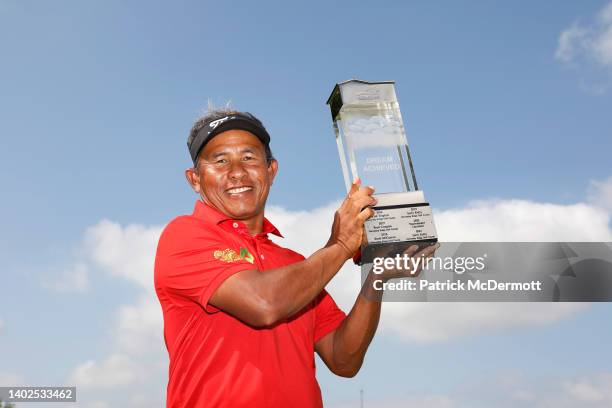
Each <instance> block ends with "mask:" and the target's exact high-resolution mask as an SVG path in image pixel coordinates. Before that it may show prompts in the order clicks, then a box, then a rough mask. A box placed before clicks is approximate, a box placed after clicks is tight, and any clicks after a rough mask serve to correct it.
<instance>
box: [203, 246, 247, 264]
mask: <svg viewBox="0 0 612 408" xmlns="http://www.w3.org/2000/svg"><path fill="white" fill-rule="evenodd" d="M213 256H214V257H215V259H218V260H219V261H222V262H237V261H247V262H248V263H253V262H254V261H255V257H254V256H253V254H251V253H250V252H249V250H248V249H246V248H240V254H239V253H238V252H236V251H234V250H233V249H229V248H226V249H224V250H217V251H215V252H213Z"/></svg>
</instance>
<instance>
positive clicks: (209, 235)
mask: <svg viewBox="0 0 612 408" xmlns="http://www.w3.org/2000/svg"><path fill="white" fill-rule="evenodd" d="M207 227H208V226H207V225H206V224H204V223H201V222H200V221H198V220H195V219H192V218H190V217H179V218H177V219H175V220H173V221H172V222H171V223H170V224H168V225H167V226H166V228H165V229H164V231H163V232H162V235H161V237H160V239H159V243H158V246H157V254H156V257H155V288H156V290H157V291H158V292H163V293H165V294H166V295H167V296H168V297H169V298H170V300H171V301H172V303H175V304H177V305H179V306H180V305H185V304H186V303H190V302H191V303H192V302H196V303H199V304H200V305H201V306H202V307H204V308H205V310H206V311H207V312H210V313H213V312H217V311H219V309H217V308H216V307H214V306H212V305H209V304H208V301H209V300H210V297H211V296H212V295H213V293H214V292H215V290H217V288H218V287H219V286H220V285H221V283H223V281H225V280H226V279H227V278H228V277H230V276H231V275H233V274H235V273H237V272H240V271H244V270H249V269H255V266H254V265H253V264H251V263H249V262H248V261H247V260H245V259H241V258H240V257H239V256H238V253H239V251H240V248H233V246H235V245H234V244H233V243H232V242H227V241H224V240H223V238H222V237H221V235H220V234H219V233H218V231H217V232H215V231H210V230H209V229H207Z"/></svg>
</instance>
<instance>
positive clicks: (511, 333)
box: [0, 0, 612, 407]
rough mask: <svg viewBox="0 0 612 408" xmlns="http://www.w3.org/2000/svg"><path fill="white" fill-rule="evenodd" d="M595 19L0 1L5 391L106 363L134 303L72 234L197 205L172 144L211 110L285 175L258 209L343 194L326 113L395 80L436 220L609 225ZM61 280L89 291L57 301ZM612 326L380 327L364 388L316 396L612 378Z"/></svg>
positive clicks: (446, 7)
mask: <svg viewBox="0 0 612 408" xmlns="http://www.w3.org/2000/svg"><path fill="white" fill-rule="evenodd" d="M608 4H609V3H608V2H606V1H581V2H569V1H567V2H565V1H564V2H555V3H554V5H553V4H550V3H543V2H541V3H537V2H536V3H533V2H526V1H521V2H497V3H493V2H484V1H480V2H450V1H447V2H439V3H433V2H400V1H395V2H394V1H387V2H379V3H372V2H359V1H356V2H347V1H342V2H323V1H311V2H300V3H297V2H296V3H291V4H290V3H288V2H280V1H262V2H246V1H243V2H237V1H226V2H209V1H181V2H172V3H171V2H160V1H148V2H144V1H130V2H127V1H115V0H109V1H98V2H93V1H92V2H82V1H67V0H65V1H55V2H44V1H28V0H20V1H18V0H0V58H1V61H2V62H1V64H0V78H2V81H1V82H0V115H1V120H0V139H1V140H2V149H0V169H1V171H0V185H1V186H2V188H3V194H2V200H0V219H1V220H2V221H1V222H2V224H1V225H2V228H1V229H0V259H1V262H2V263H1V266H2V271H3V272H2V278H3V279H2V285H1V286H0V287H2V288H3V289H4V290H3V291H2V296H0V322H1V323H0V379H2V378H5V379H6V378H13V379H15V378H18V379H20V380H23V381H26V382H28V383H36V384H59V383H62V382H63V381H65V380H66V378H69V377H70V376H72V375H74V370H75V367H77V366H79V365H82V364H84V363H83V362H84V361H89V360H94V361H102V360H104V359H105V358H106V356H108V355H109V354H112V353H113V350H112V347H111V346H110V345H109V343H111V342H110V340H109V338H110V337H109V336H111V334H112V333H114V330H116V329H117V326H116V316H117V310H118V309H120V308H121V307H122V306H124V305H131V304H134V303H135V299H136V298H138V297H139V296H141V295H142V293H143V290H144V289H143V287H141V286H138V284H137V283H135V282H136V281H137V280H138V279H139V278H135V279H132V278H128V279H124V278H125V276H126V275H125V274H124V275H121V272H117V271H116V270H115V269H113V268H116V265H115V264H113V263H112V262H114V261H108V262H106V263H105V261H104V260H100V258H99V257H98V258H95V256H92V254H91V253H92V251H93V252H95V249H92V247H96V244H91V242H90V241H91V239H90V241H88V240H87V237H88V235H87V234H88V233H87V231H91V228H94V229H95V226H99V223H100V222H101V221H102V220H104V219H106V220H110V222H112V223H115V224H116V225H118V226H120V228H124V230H122V231H123V232H125V231H127V226H129V225H142V226H143V228H144V229H145V232H144V233H145V234H146V233H147V232H146V231H149V230H148V229H147V228H149V229H150V230H151V231H154V230H155V229H156V228H158V227H159V226H162V225H164V224H165V223H166V222H167V221H168V220H170V219H171V218H173V217H174V216H176V215H177V214H182V213H186V212H190V211H191V209H192V206H193V202H194V200H195V196H194V195H193V193H192V192H191V191H190V189H189V188H188V186H187V184H186V182H185V181H184V177H183V174H182V173H183V170H184V169H185V168H186V167H187V166H188V165H189V156H188V153H187V149H186V145H185V141H186V137H187V133H188V131H189V128H190V127H191V124H192V122H193V120H194V119H195V118H196V117H197V116H198V114H199V112H200V111H201V110H202V109H203V108H204V107H205V106H206V105H207V101H208V100H209V99H212V100H213V101H214V102H215V103H216V104H218V105H222V104H224V103H225V102H226V101H228V100H231V101H232V104H233V106H235V107H236V108H238V109H241V110H247V111H250V112H252V113H254V114H255V115H257V116H258V117H259V118H260V119H261V120H262V121H263V122H264V124H265V125H266V127H267V128H268V130H269V131H270V134H271V135H272V149H273V151H274V153H275V155H276V157H277V158H278V159H279V162H280V173H279V176H278V178H277V180H276V182H275V184H274V187H273V192H272V195H271V197H270V204H272V205H274V206H277V207H282V208H283V209H284V211H288V212H293V213H297V212H298V211H312V210H313V209H316V208H324V207H326V206H328V205H329V203H332V202H334V201H336V200H338V199H340V198H341V197H342V196H343V194H344V183H343V180H342V173H341V170H340V165H339V161H338V154H337V151H336V147H335V142H334V139H333V132H332V128H331V117H330V114H329V110H328V108H327V106H326V105H325V101H326V100H327V97H328V95H329V93H330V91H331V89H332V87H333V85H334V84H335V83H336V82H338V81H342V80H346V79H349V78H361V79H366V80H389V79H390V80H395V81H396V83H397V93H398V96H399V100H400V104H401V109H402V113H403V116H404V120H405V122H406V123H405V126H406V129H407V133H408V138H409V142H410V146H411V151H412V154H413V159H414V164H415V170H416V174H417V178H418V180H419V185H420V186H421V187H422V188H423V190H424V191H425V193H426V196H427V198H428V199H429V201H430V202H431V203H432V205H433V206H434V207H435V208H436V209H437V211H440V212H445V213H444V214H446V215H447V218H448V215H452V214H458V213H459V212H460V211H463V210H464V209H465V208H468V207H469V206H470V205H471V204H470V203H471V202H473V201H474V200H491V199H497V200H501V201H502V202H503V201H508V200H513V199H514V200H516V199H518V200H523V202H525V203H532V204H533V203H550V204H551V205H554V206H556V207H555V208H557V209H558V210H559V211H561V212H562V211H565V209H567V208H572V209H575V208H577V207H575V206H581V205H585V206H595V207H597V206H598V207H597V208H604V209H605V208H608V210H601V211H603V212H602V213H601V214H610V213H611V212H612V210H609V208H612V207H606V205H607V204H606V203H608V202H607V201H605V197H607V196H606V193H605V191H609V190H606V188H608V187H605V186H607V185H608V184H606V183H607V182H606V180H608V178H609V177H610V176H612V167H611V166H610V158H609V156H610V152H611V151H612V137H611V136H612V115H611V114H610V112H611V111H612V89H609V87H610V83H611V81H612V56H610V59H609V60H608V59H606V58H607V56H609V55H608V54H605V52H607V51H606V48H605V47H604V48H601V47H600V48H596V47H594V46H593V45H592V44H597V40H601V41H600V43H601V44H604V45H605V44H606V43H605V41H604V40H605V38H607V37H606V35H607V34H606V33H607V31H606V30H607V29H611V30H612V28H610V27H612V23H611V24H610V25H606V24H608V23H605V21H606V20H605V18H606V14H605V12H604V10H605V9H604V8H605V7H606V6H607V5H608ZM572 30H573V31H572ZM581 30H582V31H581ZM610 32H611V33H612V31H610ZM562 33H568V35H567V36H566V37H567V38H569V40H568V41H569V42H568V43H565V44H563V43H562V42H561V37H562ZM610 38H612V35H610ZM589 44H591V45H589ZM611 44H612V43H611ZM589 47H591V48H589ZM602 50H603V51H602ZM610 55H612V54H610ZM594 181H595V182H597V181H599V183H600V184H599V186H600V187H601V186H602V185H603V186H604V187H602V188H595V193H594V194H595V196H596V198H595V199H593V198H592V197H591V198H589V197H590V196H589V195H588V193H589V191H591V192H592V190H593V186H594V185H597V184H593V182H594ZM610 185H612V184H610ZM610 188H612V187H610ZM589 189H591V190H589ZM597 197H599V198H597ZM601 197H603V198H601ZM593 200H595V201H593ZM597 200H599V201H597ZM602 203H603V204H602ZM595 207H593V208H595ZM589 208H590V207H589ZM605 211H608V212H605ZM589 214H592V213H589ZM447 218H443V219H447ZM608 220H609V219H608ZM273 221H274V220H273ZM494 222H496V220H493V219H491V223H494ZM568 222H570V221H569V220H568ZM324 227H325V226H324ZM536 227H537V226H536ZM557 227H558V229H557V230H562V229H563V225H562V223H560V224H558V225H557ZM600 227H601V226H600ZM322 228H323V227H322ZM325 228H327V227H325ZM583 228H585V229H588V228H589V226H588V225H587V226H585V225H583ZM602 228H609V224H608V225H604V227H602ZM557 230H554V231H557ZM291 231H295V233H296V234H298V233H299V231H300V229H299V228H295V229H294V230H291ZM551 231H552V230H551ZM572 231H573V230H572ZM325 233H326V232H325V231H324V232H321V237H322V238H321V242H320V243H321V245H322V244H323V243H324V240H323V236H324V235H325ZM135 234H136V236H138V235H137V234H138V233H135ZM90 238H91V237H90ZM485 238H486V237H484V236H483V239H485ZM581 238H582V235H580V236H579V235H576V239H577V240H578V239H581ZM519 239H525V240H526V239H529V238H528V237H523V238H519ZM553 239H554V238H553ZM601 239H604V238H601ZM94 241H95V239H94ZM88 242H90V243H89V244H88ZM96 242H97V241H96ZM98 243H99V242H98ZM97 248H98V249H99V247H97ZM94 258H95V259H97V261H96V260H95V259H94ZM92 259H94V261H92ZM96 262H97V263H96ZM78 265H81V266H82V268H83V273H81V274H79V273H76V274H74V273H73V272H74V271H75V270H78V268H79V266H78ZM109 265H110V266H109ZM75 268H76V269H75ZM105 268H106V269H105ZM66 271H68V275H70V276H81V277H83V276H85V278H83V279H85V281H86V284H83V285H81V286H78V283H77V284H76V286H74V285H75V284H74V282H72V283H73V287H71V289H68V290H64V289H61V288H60V289H58V285H57V284H54V283H53V282H56V283H57V281H60V280H61V279H62V278H61V277H62V276H64V274H65V273H66ZM109 271H111V272H109ZM112 271H115V272H112ZM128 275H129V274H128ZM118 276H119V278H118ZM121 276H123V278H121ZM130 279H131V280H130ZM60 286H61V285H60ZM438 312H439V311H438ZM609 314H610V307H609V306H608V305H605V304H603V305H594V306H590V307H586V308H584V309H580V310H576V311H572V312H571V313H570V312H568V314H561V315H559V316H563V317H559V316H557V317H555V318H552V317H551V319H550V320H546V319H544V321H545V323H542V324H541V325H540V324H533V325H532V324H531V323H529V324H522V323H521V324H518V323H517V324H516V325H511V327H509V328H508V327H505V328H499V329H498V330H497V329H495V330H487V329H486V327H485V328H482V327H481V326H474V327H480V328H482V331H480V329H478V330H476V329H475V328H468V329H465V330H463V331H461V330H459V331H458V333H460V334H457V336H456V337H455V335H454V334H448V336H447V338H446V339H445V340H436V341H431V342H427V341H425V342H421V343H418V344H417V345H413V344H410V340H408V341H405V340H398V339H397V338H394V337H393V336H391V335H388V336H385V334H384V330H383V329H384V327H383V328H381V332H380V333H379V334H380V336H379V338H377V339H376V341H375V343H374V345H373V349H372V350H371V354H370V355H369V357H368V361H367V363H366V366H365V368H364V371H363V372H362V373H361V374H360V376H359V377H357V378H356V379H353V380H340V379H334V378H332V377H331V376H330V375H327V374H324V373H322V374H321V376H320V381H321V385H322V388H323V390H324V394H325V395H326V398H327V400H328V401H330V403H332V404H333V403H338V404H340V403H341V402H342V401H349V403H350V401H351V398H353V399H354V398H355V395H358V390H359V387H360V386H361V385H364V384H374V385H373V386H369V387H368V385H365V387H366V389H367V390H368V392H367V393H368V395H372V397H373V398H374V397H376V398H378V399H381V400H382V399H385V398H387V397H389V396H390V398H394V399H397V398H404V397H405V396H404V397H402V395H403V394H402V392H405V393H413V394H419V393H421V394H423V395H432V394H436V395H437V394H440V393H441V394H444V395H445V398H446V397H448V398H450V399H453V401H454V402H453V403H456V402H457V400H456V399H455V397H456V398H458V399H459V400H460V399H461V397H457V396H456V395H454V394H453V392H455V391H454V390H457V389H461V388H462V387H463V384H464V381H467V382H469V381H468V380H466V379H470V378H471V379H473V382H472V383H471V384H474V383H478V381H479V379H482V378H487V377H491V376H495V375H498V374H499V375H502V374H500V373H503V372H505V371H506V370H507V371H512V372H516V371H520V372H528V373H530V375H532V376H535V377H538V376H539V377H541V378H545V377H547V376H548V375H550V374H551V373H555V374H557V375H562V376H565V377H563V378H568V379H571V378H574V377H575V376H586V377H588V376H591V375H599V374H600V373H602V372H604V373H605V372H611V371H612V370H611V369H610V366H609V364H608V365H607V364H606V358H605V357H607V361H609V357H610V352H609V347H608V346H607V344H610V343H611V342H612V332H611V331H610V329H609V328H607V327H609V324H608V322H609ZM500 319H501V320H503V316H500ZM405 324H406V325H410V324H411V323H410V322H409V321H407V322H406V323H405ZM470 327H472V326H470ZM410 338H411V337H410V335H409V336H408V339H410ZM568 344H573V345H575V346H574V347H570V349H571V352H569V351H568V347H567V345H568ZM162 352H163V350H162ZM522 353H525V354H526V355H527V356H528V358H523V357H521V356H522ZM153 355H155V354H153ZM28 356H31V358H29V357H28ZM398 356H404V357H398ZM393 362H396V363H398V366H394V365H393ZM410 362H414V365H413V366H412V365H411V364H410ZM560 362H562V363H563V364H560ZM320 371H324V369H321V370H320ZM161 372H162V373H163V370H162V371H161ZM598 373H599V374H598ZM2 375H4V377H2ZM404 375H405V376H406V377H411V378H414V377H416V378H415V379H414V380H411V381H409V382H408V383H409V385H406V386H405V389H403V388H402V381H401V379H402V377H403V376H404ZM589 378H590V377H589ZM164 381H165V379H163V378H162V379H159V380H158V382H159V384H162V386H163V383H164ZM534 381H535V380H534ZM568 381H569V380H568ZM158 382H156V381H154V380H151V382H150V383H147V384H144V385H142V387H144V388H143V389H152V388H154V387H155V386H157V384H158ZM0 385H1V384H0ZM84 389H85V388H84ZM370 389H374V390H376V391H369V390H370ZM500 392H501V391H500ZM92 393H93V391H92ZM92 395H93V394H92ZM118 395H119V394H118ZM121 395H127V393H126V394H121ZM411 395H412V394H411ZM419 395H420V394H419ZM117 398H119V399H120V398H123V397H117ZM125 398H128V397H127V396H126V397H125ZM483 398H484V397H483ZM92 401H93V400H92ZM121 401H127V399H126V400H121ZM483 401H484V400H483ZM92 404H94V402H92ZM101 404H102V402H100V404H98V405H91V406H92V407H93V406H96V407H103V406H104V405H101ZM83 406H86V405H83ZM122 406H137V402H134V401H131V402H124V403H123V404H122ZM160 406H161V405H160ZM526 406H529V405H526Z"/></svg>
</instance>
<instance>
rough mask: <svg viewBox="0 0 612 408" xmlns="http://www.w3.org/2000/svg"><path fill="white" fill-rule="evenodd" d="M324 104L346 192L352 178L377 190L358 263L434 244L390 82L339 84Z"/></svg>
mask: <svg viewBox="0 0 612 408" xmlns="http://www.w3.org/2000/svg"><path fill="white" fill-rule="evenodd" d="M327 104H328V105H329V107H330V109H331V114H332V119H333V126H334V131H335V135H336V142H337V144H338V152H339V153H340V163H341V165H342V172H343V174H344V181H345V183H346V187H347V191H348V189H349V188H350V186H351V183H352V180H354V179H355V178H356V177H359V178H360V179H361V183H362V185H364V186H366V185H369V186H373V187H374V188H375V190H376V191H375V194H374V197H376V199H377V200H378V203H377V205H376V207H374V210H375V215H374V216H373V217H372V218H370V219H369V220H368V221H366V224H365V228H366V235H367V241H368V242H367V245H364V246H363V247H362V249H361V262H363V263H368V262H371V260H372V258H373V257H375V256H393V255H395V254H398V253H401V252H402V251H404V250H405V249H406V248H407V247H408V246H410V245H414V244H418V245H419V246H426V245H430V244H432V243H434V242H437V240H438V239H437V235H436V228H435V225H434V221H433V215H432V212H431V208H430V206H429V203H428V202H427V201H426V200H425V195H424V194H423V191H421V190H419V187H418V184H417V180H416V176H415V174H414V168H413V165H412V158H411V156H410V151H409V149H408V141H407V139H406V133H405V131H404V124H403V121H402V115H401V113H400V108H399V104H398V102H397V97H396V95H395V87H394V82H393V81H384V82H367V81H361V80H356V79H351V80H349V81H345V82H340V83H338V84H336V86H335V87H334V89H333V91H332V93H331V95H330V97H329V99H328V100H327Z"/></svg>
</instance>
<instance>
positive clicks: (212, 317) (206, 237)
mask: <svg viewBox="0 0 612 408" xmlns="http://www.w3.org/2000/svg"><path fill="white" fill-rule="evenodd" d="M269 233H271V234H275V235H278V236H281V235H280V233H279V231H278V230H277V229H276V227H274V225H272V224H271V223H270V222H269V221H268V220H267V219H265V220H264V226H263V232H262V233H261V234H258V235H256V236H251V235H250V234H249V232H248V230H247V228H246V226H245V225H244V224H243V223H242V222H240V221H234V220H232V219H230V218H228V217H227V216H225V215H224V214H222V213H220V212H218V211H217V210H215V209H213V208H211V207H209V206H208V205H206V204H204V203H203V202H201V201H199V200H198V202H197V203H196V206H195V209H194V211H193V214H192V215H185V216H180V217H178V218H175V219H174V220H172V221H171V222H170V223H169V224H168V225H167V226H166V228H165V229H164V231H163V232H162V235H161V237H160V239H159V244H158V247H157V255H156V258H155V290H156V292H157V296H158V298H159V301H160V303H161V306H162V310H163V314H164V339H165V342H166V348H167V349H168V354H169V356H170V369H169V381H168V390H167V404H166V406H167V407H168V408H205V407H250V408H252V407H270V408H273V407H279V408H281V407H282V408H289V407H308V408H310V407H322V401H321V390H320V389H319V384H318V383H317V380H316V378H315V362H314V345H315V343H316V342H317V341H318V340H319V339H320V338H322V337H323V336H325V335H326V334H327V333H330V332H331V331H333V330H335V329H336V328H337V327H338V326H339V325H340V323H341V322H342V320H343V319H344V318H345V316H346V315H345V314H344V312H342V311H341V310H340V309H339V308H338V307H337V306H336V304H335V302H334V301H333V299H332V298H331V297H330V296H329V294H327V292H326V291H325V290H324V291H323V292H321V294H320V295H319V296H318V297H317V298H316V299H315V300H313V301H312V302H311V303H310V304H309V305H308V306H306V307H305V308H304V309H303V310H302V311H301V312H299V313H297V314H296V315H294V316H293V317H291V318H289V319H287V320H286V321H283V322H281V323H279V324H277V325H275V326H274V327H271V328H266V329H257V328H253V327H251V326H249V325H247V324H245V323H243V322H242V321H240V320H238V319H237V318H235V317H233V316H231V315H229V314H227V313H225V312H224V311H222V310H219V309H217V308H215V307H214V306H212V305H210V304H209V303H208V301H209V299H210V297H211V296H212V294H213V293H214V291H215V290H216V289H217V288H218V287H219V285H221V283H222V282H223V281H224V280H225V279H227V278H228V277H229V276H231V275H232V274H234V273H237V272H240V271H244V270H254V269H257V270H259V271H260V273H266V272H265V271H266V270H269V269H274V268H278V267H281V266H284V265H289V264H292V263H294V262H299V261H301V260H303V259H304V257H303V256H302V255H300V254H298V253H296V252H293V251H291V250H289V249H286V248H282V247H280V246H278V245H276V244H275V243H273V242H272V241H270V240H269V239H268V234H269Z"/></svg>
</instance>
